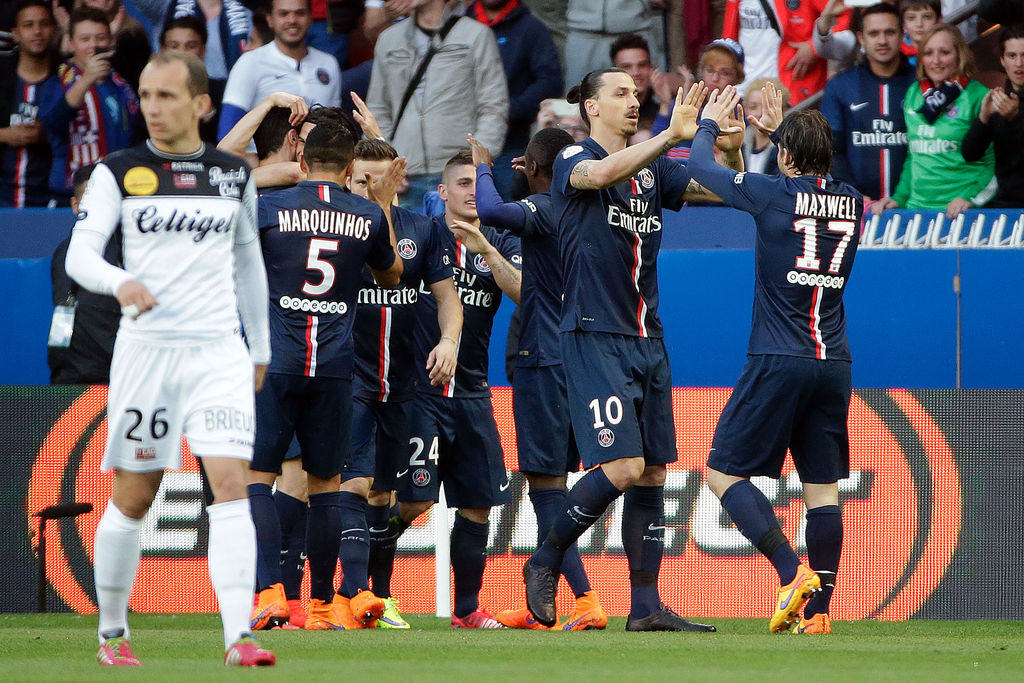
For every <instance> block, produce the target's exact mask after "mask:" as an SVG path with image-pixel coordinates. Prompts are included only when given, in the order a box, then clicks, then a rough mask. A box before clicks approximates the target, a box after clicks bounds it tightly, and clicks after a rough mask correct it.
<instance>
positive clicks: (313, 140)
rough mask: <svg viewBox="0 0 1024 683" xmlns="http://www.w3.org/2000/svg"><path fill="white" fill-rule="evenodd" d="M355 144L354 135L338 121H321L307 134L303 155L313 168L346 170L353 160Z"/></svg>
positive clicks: (335, 170) (335, 171)
mask: <svg viewBox="0 0 1024 683" xmlns="http://www.w3.org/2000/svg"><path fill="white" fill-rule="evenodd" d="M354 149H355V144H354V143H353V141H352V135H351V134H350V133H349V131H347V130H345V127H344V126H342V125H340V124H339V123H337V122H336V121H321V122H320V123H318V124H316V128H314V129H313V130H311V131H309V134H308V135H306V147H305V150H304V151H303V153H302V154H303V156H304V157H305V158H306V163H307V164H308V165H309V168H310V169H311V170H312V169H325V170H328V171H331V172H333V173H340V172H342V171H344V170H345V169H346V168H347V167H348V165H349V164H350V163H351V162H352V155H353V151H354Z"/></svg>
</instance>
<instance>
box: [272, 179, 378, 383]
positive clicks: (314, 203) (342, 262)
mask: <svg viewBox="0 0 1024 683" xmlns="http://www.w3.org/2000/svg"><path fill="white" fill-rule="evenodd" d="M258 222H259V228H260V241H261V244H262V247H263V260H264V262H265V263H266V267H267V283H268V284H269V286H270V345H271V349H272V351H273V354H272V360H271V362H270V368H269V371H270V372H277V373H282V374H291V375H305V376H307V377H337V378H341V379H349V378H351V377H352V364H353V355H354V350H353V343H352V326H353V322H354V320H355V312H356V311H355V309H356V300H357V298H358V295H359V288H360V286H361V284H362V275H361V273H362V269H363V264H364V263H365V264H368V265H369V266H370V267H371V268H374V269H376V270H386V269H388V268H390V267H391V265H392V264H393V263H394V260H395V253H394V251H393V250H392V249H391V240H390V235H389V232H388V223H387V219H386V218H385V217H384V212H383V211H381V210H380V207H378V206H377V205H375V204H372V203H370V202H368V201H367V200H365V199H363V198H362V197H359V196H356V195H354V194H352V193H351V192H347V191H345V190H344V189H342V187H341V186H340V185H337V184H335V183H330V182H323V181H307V182H303V183H299V184H298V185H296V186H295V187H292V188H289V189H287V190H279V191H277V192H273V193H268V194H264V195H263V196H261V197H260V200H259V209H258Z"/></svg>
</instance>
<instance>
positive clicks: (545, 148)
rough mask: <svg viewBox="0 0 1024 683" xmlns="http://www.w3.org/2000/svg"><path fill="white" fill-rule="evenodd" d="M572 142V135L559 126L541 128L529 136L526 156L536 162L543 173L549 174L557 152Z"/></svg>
mask: <svg viewBox="0 0 1024 683" xmlns="http://www.w3.org/2000/svg"><path fill="white" fill-rule="evenodd" d="M574 142H575V140H573V137H572V136H571V135H569V133H568V132H566V131H564V130H562V129H561V128H556V127H551V128H541V129H540V130H538V131H537V132H536V133H535V134H534V136H533V137H532V138H530V144H528V145H527V146H526V158H527V159H529V160H531V161H533V162H534V163H535V164H537V168H539V169H540V171H541V173H542V174H543V175H545V176H550V175H551V167H552V166H554V165H555V158H556V157H558V153H559V152H561V151H562V150H563V149H564V148H566V147H568V146H569V145H571V144H573V143H574Z"/></svg>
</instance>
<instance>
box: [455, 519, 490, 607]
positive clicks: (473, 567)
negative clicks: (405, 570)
mask: <svg viewBox="0 0 1024 683" xmlns="http://www.w3.org/2000/svg"><path fill="white" fill-rule="evenodd" d="M489 529H490V524H489V523H484V524H478V523H477V522H473V521H471V520H469V519H466V518H465V517H463V516H462V514H461V513H456V514H455V524H454V525H453V526H452V540H451V559H452V573H453V575H454V577H455V610H454V612H455V616H457V617H459V618H460V619H461V618H463V617H466V616H468V615H470V614H472V613H473V612H475V611H476V610H477V608H479V606H480V604H479V601H478V600H479V596H480V587H481V586H482V585H483V582H484V569H485V567H486V566H487V533H488V531H489Z"/></svg>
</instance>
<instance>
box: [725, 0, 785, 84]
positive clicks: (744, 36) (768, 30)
mask: <svg viewBox="0 0 1024 683" xmlns="http://www.w3.org/2000/svg"><path fill="white" fill-rule="evenodd" d="M766 5H767V7H768V8H769V9H770V10H771V11H772V16H769V15H768V13H767V12H766V11H765V9H766ZM739 13H740V26H739V38H738V42H739V44H740V45H742V46H743V51H744V53H745V54H746V61H745V62H744V65H745V67H746V68H745V72H746V75H747V77H746V79H745V80H744V81H743V83H741V84H740V85H738V86H736V89H737V90H739V91H740V93H743V92H745V91H746V86H747V85H749V84H750V83H753V82H754V81H756V80H757V79H759V78H778V77H779V46H780V45H781V44H782V38H781V37H780V36H779V31H778V27H779V26H780V23H779V20H778V15H777V10H776V8H775V5H774V3H773V2H768V3H766V2H763V1H762V0H740V7H739ZM773 20H774V21H773Z"/></svg>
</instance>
